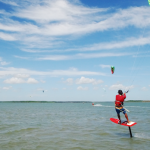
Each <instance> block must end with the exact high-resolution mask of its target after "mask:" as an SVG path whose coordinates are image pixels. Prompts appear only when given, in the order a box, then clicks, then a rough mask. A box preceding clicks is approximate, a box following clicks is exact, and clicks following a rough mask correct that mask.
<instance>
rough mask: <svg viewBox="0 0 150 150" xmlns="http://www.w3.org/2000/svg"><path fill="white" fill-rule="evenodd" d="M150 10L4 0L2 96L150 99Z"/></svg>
mask: <svg viewBox="0 0 150 150" xmlns="http://www.w3.org/2000/svg"><path fill="white" fill-rule="evenodd" d="M149 14H150V6H149V5H148V1H147V0H142V1H141V0H132V1H131V0H126V1H124V0H99V1H97V0H92V1H91V0H32V1H30V0H22V1H20V0H0V95H1V100H2V101H10V100H46V101H79V100H80V101H114V99H115V95H116V94H117V91H118V89H122V90H123V91H125V90H128V89H129V90H130V92H129V93H128V95H127V100H131V99H132V100H141V99H142V100H150V78H149V76H150V71H149V70H150V61H149V57H150V29H149V26H150V17H149ZM111 66H115V73H114V74H113V75H112V74H111V70H110V67H111ZM43 90H44V93H43V92H42V91H43Z"/></svg>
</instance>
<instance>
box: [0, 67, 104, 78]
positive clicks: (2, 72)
mask: <svg viewBox="0 0 150 150" xmlns="http://www.w3.org/2000/svg"><path fill="white" fill-rule="evenodd" d="M16 74H28V75H39V76H82V75H102V76H105V74H104V73H101V72H92V71H79V70H78V69H76V68H70V69H68V70H53V71H45V72H44V71H35V70H29V69H25V68H14V67H9V68H4V67H0V76H6V75H12V76H14V75H16Z"/></svg>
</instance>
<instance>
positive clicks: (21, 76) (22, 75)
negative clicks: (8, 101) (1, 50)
mask: <svg viewBox="0 0 150 150" xmlns="http://www.w3.org/2000/svg"><path fill="white" fill-rule="evenodd" d="M29 76H30V75H29V74H20V73H18V74H16V75H15V77H17V78H28V77H29Z"/></svg>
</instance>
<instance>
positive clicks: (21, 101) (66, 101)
mask: <svg viewBox="0 0 150 150" xmlns="http://www.w3.org/2000/svg"><path fill="white" fill-rule="evenodd" d="M104 102H105V101H96V102H93V101H25V100H24V101H0V103H104ZM106 102H113V101H106ZM125 102H150V100H127V101H125Z"/></svg>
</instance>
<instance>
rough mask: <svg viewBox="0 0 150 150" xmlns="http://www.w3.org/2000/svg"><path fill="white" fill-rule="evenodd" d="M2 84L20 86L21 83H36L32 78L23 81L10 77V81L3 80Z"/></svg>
mask: <svg viewBox="0 0 150 150" xmlns="http://www.w3.org/2000/svg"><path fill="white" fill-rule="evenodd" d="M4 83H7V84H21V83H29V84H35V83H38V81H37V80H35V79H34V78H28V79H27V80H24V79H22V78H17V77H12V78H10V79H6V80H4Z"/></svg>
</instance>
